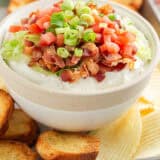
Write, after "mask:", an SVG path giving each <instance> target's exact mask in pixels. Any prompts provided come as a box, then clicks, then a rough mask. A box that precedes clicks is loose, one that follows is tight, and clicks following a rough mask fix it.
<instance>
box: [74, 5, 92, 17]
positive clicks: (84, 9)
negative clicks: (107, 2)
mask: <svg viewBox="0 0 160 160" xmlns="http://www.w3.org/2000/svg"><path fill="white" fill-rule="evenodd" d="M90 13H91V9H90V8H89V7H88V6H84V7H82V8H80V9H78V10H77V14H78V15H82V14H90Z"/></svg>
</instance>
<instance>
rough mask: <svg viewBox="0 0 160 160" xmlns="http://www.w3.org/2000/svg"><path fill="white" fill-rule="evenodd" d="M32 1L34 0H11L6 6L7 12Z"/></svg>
mask: <svg viewBox="0 0 160 160" xmlns="http://www.w3.org/2000/svg"><path fill="white" fill-rule="evenodd" d="M34 1H35V0H11V1H10V3H9V6H8V13H11V12H14V11H15V10H16V9H17V8H19V7H22V6H24V5H26V4H28V3H31V2H34Z"/></svg>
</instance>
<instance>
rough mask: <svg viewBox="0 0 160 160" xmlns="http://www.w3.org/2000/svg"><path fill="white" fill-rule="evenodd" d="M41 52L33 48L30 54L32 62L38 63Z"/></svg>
mask: <svg viewBox="0 0 160 160" xmlns="http://www.w3.org/2000/svg"><path fill="white" fill-rule="evenodd" d="M42 55H43V53H42V51H41V49H40V48H35V49H34V50H33V53H32V61H33V62H38V61H39V60H40V59H41V58H42Z"/></svg>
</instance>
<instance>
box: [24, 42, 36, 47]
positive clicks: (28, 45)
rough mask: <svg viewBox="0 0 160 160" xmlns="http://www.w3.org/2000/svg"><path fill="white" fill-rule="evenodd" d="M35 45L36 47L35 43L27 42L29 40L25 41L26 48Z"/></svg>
mask: <svg viewBox="0 0 160 160" xmlns="http://www.w3.org/2000/svg"><path fill="white" fill-rule="evenodd" d="M33 45H34V43H33V42H31V41H27V40H25V41H24V46H26V47H32V46H33Z"/></svg>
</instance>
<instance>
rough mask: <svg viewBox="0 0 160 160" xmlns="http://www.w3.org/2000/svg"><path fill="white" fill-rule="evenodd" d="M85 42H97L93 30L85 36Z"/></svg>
mask: <svg viewBox="0 0 160 160" xmlns="http://www.w3.org/2000/svg"><path fill="white" fill-rule="evenodd" d="M83 40H84V41H85V42H94V41H95V40H96V33H94V32H93V30H87V31H85V32H84V34H83Z"/></svg>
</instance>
